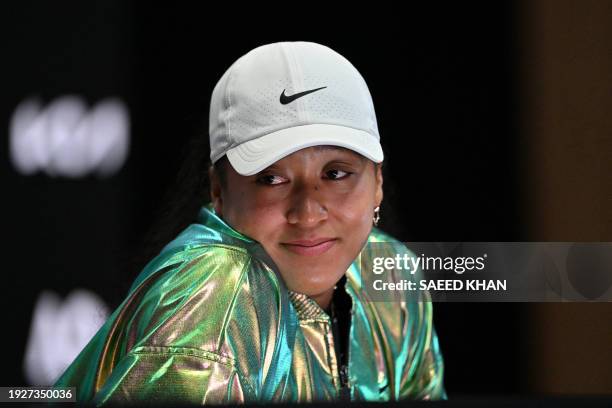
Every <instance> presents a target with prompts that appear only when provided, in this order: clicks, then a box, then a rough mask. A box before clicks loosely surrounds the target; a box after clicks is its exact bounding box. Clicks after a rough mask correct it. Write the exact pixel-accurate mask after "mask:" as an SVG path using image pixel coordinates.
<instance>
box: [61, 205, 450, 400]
mask: <svg viewBox="0 0 612 408" xmlns="http://www.w3.org/2000/svg"><path fill="white" fill-rule="evenodd" d="M368 240H369V242H396V243H397V241H395V240H394V239H393V238H391V237H390V236H388V235H386V234H385V233H383V232H381V231H380V230H377V229H375V228H373V230H372V232H371V233H370V235H369V237H368ZM398 244H399V243H398ZM399 245H401V244H399ZM368 247H369V246H368V245H366V246H365V247H364V249H363V250H362V251H361V253H360V254H359V256H358V258H357V259H356V260H355V262H353V264H352V265H351V266H350V268H349V269H348V270H347V272H346V278H347V280H346V286H345V290H346V292H347V293H348V294H349V295H350V297H351V299H352V302H353V305H352V310H351V316H352V319H351V324H350V339H349V349H348V354H349V356H348V387H349V389H350V398H351V399H352V400H368V401H388V400H397V399H401V398H411V399H446V393H445V390H444V386H443V382H442V375H443V361H442V356H441V354H440V351H439V347H438V339H437V337H436V333H435V330H434V327H433V324H432V303H431V302H430V301H427V299H413V298H410V296H413V297H414V296H416V295H414V294H412V295H409V294H405V293H403V292H400V293H402V294H401V295H397V294H389V301H388V302H372V301H369V299H368V296H367V293H366V292H365V291H363V290H361V285H362V277H361V273H360V257H363V256H381V254H378V253H377V254H372V253H371V251H369V250H368V249H367V248H368ZM402 247H403V248H404V249H405V247H404V246H402ZM382 256H384V255H382ZM390 256H393V254H390ZM425 293H426V292H425ZM394 296H395V297H396V298H392V297H394ZM397 296H401V297H403V298H397ZM333 341H334V338H333V336H332V330H331V327H330V318H329V316H328V315H327V313H326V312H325V311H323V310H322V309H321V308H320V307H319V305H318V304H317V303H316V302H315V301H314V300H312V299H310V298H309V297H307V296H306V295H304V294H299V293H295V292H291V291H289V290H287V288H286V286H285V285H284V283H283V281H282V279H281V278H280V275H279V274H278V272H277V271H276V267H275V266H274V263H273V262H272V260H271V259H270V258H269V256H268V255H267V254H266V253H265V251H263V248H262V246H261V245H260V244H259V243H257V242H256V241H254V240H252V239H250V238H248V237H246V236H244V235H242V234H241V233H239V232H237V231H236V230H234V229H232V228H231V227H230V226H229V225H227V224H226V223H225V222H224V221H223V220H222V219H221V218H219V217H218V216H217V215H216V214H215V213H214V210H212V207H211V206H210V205H208V206H205V207H202V209H201V211H200V214H199V217H198V220H197V222H196V223H194V224H192V225H190V226H189V227H188V228H186V229H185V230H184V231H183V232H182V233H181V234H180V235H179V236H178V237H177V238H176V239H175V240H174V241H172V242H171V243H169V244H168V245H167V246H166V247H165V248H164V249H163V250H162V252H161V253H160V254H159V255H158V256H157V257H156V258H154V259H153V260H152V261H151V262H150V263H149V264H148V265H147V266H146V267H145V269H144V270H143V271H142V273H141V274H140V275H139V276H138V278H137V279H136V281H135V282H134V284H133V286H132V288H131V289H130V292H129V294H128V296H127V298H126V299H125V300H124V301H123V303H122V304H121V305H120V306H119V307H118V308H117V310H115V312H114V313H113V314H112V315H111V316H110V317H109V319H108V321H107V322H106V323H105V324H104V326H103V327H102V328H101V329H100V330H99V332H98V333H97V334H96V335H95V336H94V337H93V339H92V340H91V341H90V342H89V343H88V345H87V346H86V347H85V348H84V349H83V351H82V352H81V353H80V354H79V356H78V357H77V358H76V359H75V361H74V362H73V363H72V364H71V365H70V366H69V367H68V369H67V370H66V371H65V372H64V373H63V375H62V376H61V377H60V379H59V380H58V381H57V383H56V384H55V386H57V387H60V386H61V387H68V386H71V387H77V400H78V401H83V402H92V403H94V404H103V403H106V402H119V403H126V402H142V401H168V402H174V403H197V404H207V403H233V402H268V401H283V402H287V401H300V402H303V401H320V400H332V399H337V398H338V397H339V395H340V392H341V385H340V375H339V370H338V363H337V359H336V355H335V350H334V344H333Z"/></svg>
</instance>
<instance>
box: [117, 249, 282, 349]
mask: <svg viewBox="0 0 612 408" xmlns="http://www.w3.org/2000/svg"><path fill="white" fill-rule="evenodd" d="M141 275H142V276H141V277H139V278H140V282H139V283H138V284H135V287H134V288H133V289H132V291H131V293H130V296H129V301H128V304H131V305H132V306H131V307H130V308H131V310H129V311H127V312H126V313H125V317H124V320H127V321H126V322H125V325H126V327H125V329H126V330H125V331H126V333H127V336H128V338H131V339H133V341H132V342H131V344H127V346H128V347H127V348H128V349H129V348H132V347H135V346H167V347H171V346H176V345H180V346H181V347H188V348H194V349H198V350H203V351H207V352H217V353H219V354H220V355H223V356H226V357H230V358H231V355H232V352H231V350H229V349H226V348H225V347H224V340H225V339H227V336H228V335H229V334H231V332H232V331H233V330H236V328H237V327H241V326H243V325H244V326H245V328H248V327H249V325H250V326H251V327H252V326H253V322H251V321H250V320H252V318H253V317H254V316H256V314H259V315H266V316H268V319H274V318H275V317H277V316H278V314H279V313H280V312H279V308H280V307H281V305H280V302H279V300H280V297H281V296H280V293H279V282H278V278H277V276H276V275H275V273H274V271H273V270H272V268H271V267H270V266H269V265H268V264H267V263H265V262H264V261H262V260H261V259H259V258H258V257H257V256H255V255H254V254H253V253H252V252H251V251H250V250H249V249H248V248H244V247H240V246H234V245H226V244H222V243H205V244H198V245H186V246H182V247H174V248H172V249H171V250H167V251H164V252H162V254H160V256H158V257H157V258H156V259H154V260H153V261H152V262H151V263H150V264H149V265H148V266H147V267H146V268H145V270H144V271H143V273H142V274H141ZM274 300H277V301H274Z"/></svg>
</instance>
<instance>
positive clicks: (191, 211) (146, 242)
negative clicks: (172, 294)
mask: <svg viewBox="0 0 612 408" xmlns="http://www.w3.org/2000/svg"><path fill="white" fill-rule="evenodd" d="M182 157H183V160H182V162H181V165H180V168H179V171H178V174H177V176H176V180H175V182H174V183H173V184H172V185H171V186H170V188H169V189H168V190H167V191H166V193H165V194H164V198H163V199H162V202H161V206H160V207H159V209H158V210H157V211H156V213H155V214H154V216H153V219H154V220H155V221H154V222H153V223H152V224H151V226H150V228H149V229H148V231H147V232H146V233H145V235H144V239H143V241H142V244H141V249H140V250H139V251H138V252H137V255H136V256H135V257H134V258H133V259H132V260H131V261H130V266H129V268H128V269H129V270H130V271H129V273H128V274H127V276H126V277H127V278H128V279H126V281H125V284H124V285H119V288H120V289H121V290H124V293H123V294H121V295H120V296H125V291H127V289H128V288H129V286H127V285H130V284H131V281H132V280H133V279H134V278H135V277H136V275H138V273H140V271H141V270H142V268H144V266H145V265H146V264H147V263H148V262H149V261H150V260H152V259H153V258H154V257H155V256H157V255H158V254H159V252H160V251H161V250H162V249H163V247H164V246H165V245H166V244H168V243H169V242H170V241H172V240H173V239H174V238H175V237H176V236H177V235H178V234H179V233H180V232H181V231H183V230H184V229H185V228H187V226H189V225H190V224H192V223H194V222H195V221H196V218H197V215H198V213H199V211H200V208H201V207H202V206H203V205H205V204H207V203H208V202H210V192H209V189H210V181H209V179H208V170H209V168H210V166H211V165H212V164H211V162H210V160H209V159H208V157H209V146H208V138H206V137H203V136H202V135H199V134H198V135H196V136H195V137H193V138H192V139H190V140H189V141H188V143H187V144H186V146H185V148H184V150H183V153H182ZM228 165H229V162H228V161H227V157H225V156H223V158H221V159H219V160H218V161H217V162H216V163H215V164H214V168H215V172H216V174H218V175H219V179H220V182H221V183H222V185H224V186H227V178H226V168H227V166H228ZM382 169H383V177H384V183H383V188H384V192H385V198H384V200H383V201H384V204H383V205H382V206H381V222H380V225H379V227H380V228H382V229H383V230H385V231H387V232H389V233H391V234H393V233H394V230H395V229H396V228H395V225H394V222H393V221H394V220H395V217H394V215H393V210H392V206H391V205H390V203H391V202H392V201H393V193H394V189H393V187H392V185H391V179H390V178H389V177H387V174H386V173H387V172H388V163H386V162H385V165H383V166H382ZM118 295H119V294H118Z"/></svg>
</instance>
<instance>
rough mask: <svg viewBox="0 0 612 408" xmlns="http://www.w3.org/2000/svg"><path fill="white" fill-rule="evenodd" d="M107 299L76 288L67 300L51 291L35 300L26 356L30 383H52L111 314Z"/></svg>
mask: <svg viewBox="0 0 612 408" xmlns="http://www.w3.org/2000/svg"><path fill="white" fill-rule="evenodd" d="M108 315H109V311H108V308H107V307H106V305H105V304H104V302H103V301H102V300H101V299H100V298H99V297H98V296H97V295H95V294H94V293H92V292H89V291H86V290H83V289H77V290H75V291H73V292H72V293H71V294H70V295H69V296H68V297H67V298H66V300H65V301H63V302H62V300H61V299H60V298H59V296H58V295H57V294H55V293H54V292H50V291H45V292H43V293H42V294H41V295H40V296H39V298H38V301H37V302H36V305H35V307H34V313H33V315H32V316H33V317H32V324H31V326H30V335H29V338H28V343H27V346H26V351H25V357H24V375H25V378H26V380H27V381H28V382H29V383H30V385H41V386H43V385H52V384H54V383H55V381H56V380H57V379H58V378H59V376H60V375H61V374H62V373H63V372H64V370H65V369H66V368H67V367H68V366H69V365H70V363H72V361H73V360H74V359H75V358H76V356H77V355H78V354H79V353H80V352H81V350H82V349H83V348H84V347H85V346H86V345H87V343H88V342H89V340H91V338H92V337H93V335H94V334H95V333H96V332H97V331H98V330H99V329H100V327H102V325H103V324H104V322H105V321H106V319H107V318H108Z"/></svg>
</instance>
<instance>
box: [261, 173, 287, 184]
mask: <svg viewBox="0 0 612 408" xmlns="http://www.w3.org/2000/svg"><path fill="white" fill-rule="evenodd" d="M256 181H257V183H258V184H264V185H268V186H274V185H277V184H282V183H284V182H285V181H286V179H285V178H284V177H281V176H275V175H273V174H264V175H262V176H259V177H257V180H256Z"/></svg>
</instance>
